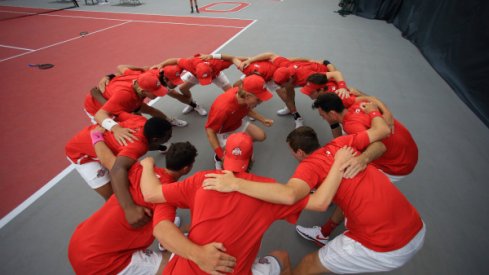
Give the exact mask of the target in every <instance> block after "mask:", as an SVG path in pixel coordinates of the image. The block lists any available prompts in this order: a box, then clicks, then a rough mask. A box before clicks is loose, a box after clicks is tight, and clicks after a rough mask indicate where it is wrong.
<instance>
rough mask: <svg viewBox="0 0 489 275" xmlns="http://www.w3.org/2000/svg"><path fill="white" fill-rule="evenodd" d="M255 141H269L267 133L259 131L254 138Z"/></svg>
mask: <svg viewBox="0 0 489 275" xmlns="http://www.w3.org/2000/svg"><path fill="white" fill-rule="evenodd" d="M253 139H254V140H255V141H264V140H265V139H267V134H266V133H265V131H263V130H262V131H258V132H257V133H256V135H255V136H254V137H253Z"/></svg>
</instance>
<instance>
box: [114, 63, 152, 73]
mask: <svg viewBox="0 0 489 275" xmlns="http://www.w3.org/2000/svg"><path fill="white" fill-rule="evenodd" d="M147 69H148V68H147V67H138V66H134V65H119V66H117V73H118V74H120V75H122V74H123V73H124V72H125V71H126V70H133V71H140V72H144V71H146V70H147Z"/></svg>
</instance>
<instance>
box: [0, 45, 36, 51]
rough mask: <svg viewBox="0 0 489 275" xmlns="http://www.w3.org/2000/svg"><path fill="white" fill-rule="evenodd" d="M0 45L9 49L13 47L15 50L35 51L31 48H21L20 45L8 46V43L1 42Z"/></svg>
mask: <svg viewBox="0 0 489 275" xmlns="http://www.w3.org/2000/svg"><path fill="white" fill-rule="evenodd" d="M0 47H3V48H10V49H15V50H22V51H35V50H33V49H28V48H21V47H15V46H10V45H3V44H0Z"/></svg>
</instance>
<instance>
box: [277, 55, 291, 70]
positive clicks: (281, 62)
mask: <svg viewBox="0 0 489 275" xmlns="http://www.w3.org/2000/svg"><path fill="white" fill-rule="evenodd" d="M272 63H273V65H274V66H275V67H277V68H278V67H288V66H289V65H290V64H291V63H292V61H290V60H289V59H287V58H285V57H283V56H277V57H275V58H274V59H273V60H272Z"/></svg>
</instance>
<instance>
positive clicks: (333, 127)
mask: <svg viewBox="0 0 489 275" xmlns="http://www.w3.org/2000/svg"><path fill="white" fill-rule="evenodd" d="M329 127H331V129H332V130H334V129H336V128H338V127H340V124H339V123H338V122H337V123H334V124H331V125H329Z"/></svg>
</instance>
